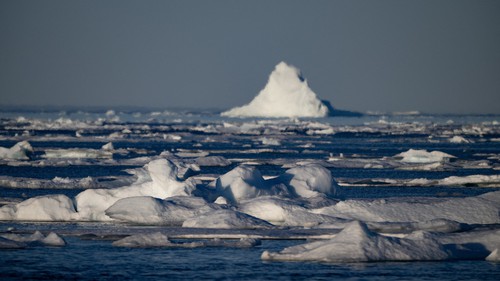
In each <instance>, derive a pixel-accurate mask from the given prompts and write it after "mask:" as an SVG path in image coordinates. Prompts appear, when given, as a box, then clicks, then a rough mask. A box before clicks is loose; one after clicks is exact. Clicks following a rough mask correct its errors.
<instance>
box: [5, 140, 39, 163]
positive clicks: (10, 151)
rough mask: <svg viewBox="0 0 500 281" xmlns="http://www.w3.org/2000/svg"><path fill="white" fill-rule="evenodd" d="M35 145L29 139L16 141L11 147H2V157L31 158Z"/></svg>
mask: <svg viewBox="0 0 500 281" xmlns="http://www.w3.org/2000/svg"><path fill="white" fill-rule="evenodd" d="M32 153H33V147H31V144H30V143H29V142H27V141H22V142H18V143H16V144H15V145H14V146H12V147H11V148H5V147H0V159H15V160H29V159H30V158H29V155H31V154H32Z"/></svg>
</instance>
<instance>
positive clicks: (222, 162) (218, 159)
mask: <svg viewBox="0 0 500 281" xmlns="http://www.w3.org/2000/svg"><path fill="white" fill-rule="evenodd" d="M195 161H196V164H198V165H200V166H220V167H225V166H229V165H231V161H229V160H227V159H226V158H225V157H224V156H206V157H199V158H196V160H195Z"/></svg>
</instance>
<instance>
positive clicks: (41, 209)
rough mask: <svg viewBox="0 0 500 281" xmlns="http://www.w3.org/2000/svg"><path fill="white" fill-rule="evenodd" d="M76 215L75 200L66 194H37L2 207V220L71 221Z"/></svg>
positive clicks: (0, 210)
mask: <svg viewBox="0 0 500 281" xmlns="http://www.w3.org/2000/svg"><path fill="white" fill-rule="evenodd" d="M75 216H76V211H75V207H74V205H73V201H72V200H71V199H70V198H68V197H67V196H65V195H44V196H37V197H33V198H30V199H27V200H25V201H22V202H20V203H17V204H13V205H5V206H3V207H1V208H0V220H21V221H70V220H73V219H74V218H75Z"/></svg>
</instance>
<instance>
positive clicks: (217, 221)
mask: <svg viewBox="0 0 500 281" xmlns="http://www.w3.org/2000/svg"><path fill="white" fill-rule="evenodd" d="M271 226H272V225H271V224H270V223H268V222H266V221H263V220H261V219H258V218H255V217H252V216H250V215H247V214H244V213H240V212H237V211H233V210H217V211H212V212H208V213H204V214H202V215H199V216H196V217H192V218H190V219H187V220H186V221H185V222H184V223H183V224H182V227H197V228H238V229H241V228H249V229H255V228H269V227H271Z"/></svg>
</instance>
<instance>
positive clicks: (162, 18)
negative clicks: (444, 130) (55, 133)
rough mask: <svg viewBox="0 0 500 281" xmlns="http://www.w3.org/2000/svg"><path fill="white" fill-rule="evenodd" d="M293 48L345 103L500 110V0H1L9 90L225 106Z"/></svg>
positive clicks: (116, 102) (323, 89) (252, 90)
mask: <svg viewBox="0 0 500 281" xmlns="http://www.w3.org/2000/svg"><path fill="white" fill-rule="evenodd" d="M280 61H286V62H287V63H289V64H292V65H295V66H296V67H298V68H300V69H301V70H302V72H303V75H304V76H305V78H307V80H308V81H309V85H310V87H311V88H312V89H313V90H314V91H315V92H316V93H317V94H318V95H319V97H320V98H321V99H327V100H329V101H330V102H331V103H332V105H333V106H334V107H336V108H340V109H347V110H355V111H368V110H370V111H410V110H419V111H422V112H429V113H497V114H500V1H496V0H494V1H485V0H471V1H460V0H451V1H444V0H431V1H423V0H419V1H405V0H395V1H368V0H367V1H335V0H326V1H319V0H314V1H282V0H271V1H269V0H265V1H261V0H257V1H256V0H252V1H235V0H228V1H220V0H212V1H203V0H200V1H185V0H184V1H173V0H172V1H168V0H162V1H147V0H146V1H127V0H119V1H91V0H85V1H55V0H47V1H37V0H34V1H24V0H13V1H10V0H2V1H0V104H2V105H76V106H109V107H113V106H145V107H165V108H168V107H190V108H220V109H225V108H229V107H233V106H236V105H242V104H245V103H248V102H249V101H250V100H251V99H252V98H253V97H254V96H255V95H256V94H257V93H258V92H259V91H260V90H261V89H262V88H263V87H264V85H265V84H266V81H267V78H268V75H269V74H270V72H271V71H272V70H273V68H274V66H275V65H276V64H277V63H279V62H280Z"/></svg>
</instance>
